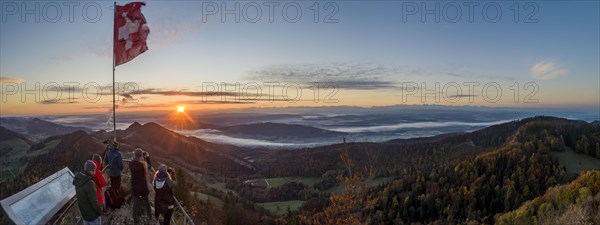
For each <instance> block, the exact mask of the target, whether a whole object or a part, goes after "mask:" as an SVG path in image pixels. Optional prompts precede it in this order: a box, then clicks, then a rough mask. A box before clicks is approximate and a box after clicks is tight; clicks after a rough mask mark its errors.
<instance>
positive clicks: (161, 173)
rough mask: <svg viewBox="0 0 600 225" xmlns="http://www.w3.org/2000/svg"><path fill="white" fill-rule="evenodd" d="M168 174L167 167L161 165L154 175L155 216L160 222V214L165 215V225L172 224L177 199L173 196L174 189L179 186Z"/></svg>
mask: <svg viewBox="0 0 600 225" xmlns="http://www.w3.org/2000/svg"><path fill="white" fill-rule="evenodd" d="M171 177H172V176H171V175H170V174H169V173H168V172H167V166H165V165H160V166H159V167H158V171H156V173H155V174H154V181H153V182H152V186H153V187H154V216H155V218H156V220H158V218H159V216H160V214H163V223H162V224H163V225H169V224H170V223H171V216H173V208H175V197H174V196H173V191H172V190H173V187H174V186H175V185H176V184H177V182H176V181H175V179H173V178H174V176H173V178H171Z"/></svg>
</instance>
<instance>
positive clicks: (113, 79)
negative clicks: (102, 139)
mask: <svg viewBox="0 0 600 225" xmlns="http://www.w3.org/2000/svg"><path fill="white" fill-rule="evenodd" d="M116 21H117V2H114V5H113V38H112V39H113V51H112V53H113V54H112V56H113V60H112V86H113V87H112V92H113V93H112V94H113V101H112V102H113V110H112V112H113V135H114V140H113V141H115V142H116V141H117V106H116V97H115V27H114V26H115V23H116Z"/></svg>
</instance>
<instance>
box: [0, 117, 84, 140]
mask: <svg viewBox="0 0 600 225" xmlns="http://www.w3.org/2000/svg"><path fill="white" fill-rule="evenodd" d="M0 125H2V126H3V127H5V128H7V129H9V130H12V131H15V132H17V133H19V134H21V135H24V136H27V137H28V138H29V139H30V140H32V141H34V142H38V141H41V140H43V139H44V138H47V137H50V136H56V135H62V134H67V133H71V132H74V131H78V130H83V131H85V132H90V131H91V129H88V128H85V127H70V126H64V125H60V124H56V123H53V122H49V121H46V120H42V119H39V118H27V117H0Z"/></svg>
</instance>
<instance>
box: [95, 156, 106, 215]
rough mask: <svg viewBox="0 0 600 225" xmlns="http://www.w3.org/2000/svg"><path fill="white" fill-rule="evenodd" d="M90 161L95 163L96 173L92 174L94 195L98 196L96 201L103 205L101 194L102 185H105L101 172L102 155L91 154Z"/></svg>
mask: <svg viewBox="0 0 600 225" xmlns="http://www.w3.org/2000/svg"><path fill="white" fill-rule="evenodd" d="M92 162H94V164H96V174H94V179H93V180H94V184H95V185H96V196H98V203H100V205H101V206H102V207H104V195H103V194H102V187H104V186H106V179H105V178H104V175H103V174H102V157H101V156H100V155H98V154H94V156H92Z"/></svg>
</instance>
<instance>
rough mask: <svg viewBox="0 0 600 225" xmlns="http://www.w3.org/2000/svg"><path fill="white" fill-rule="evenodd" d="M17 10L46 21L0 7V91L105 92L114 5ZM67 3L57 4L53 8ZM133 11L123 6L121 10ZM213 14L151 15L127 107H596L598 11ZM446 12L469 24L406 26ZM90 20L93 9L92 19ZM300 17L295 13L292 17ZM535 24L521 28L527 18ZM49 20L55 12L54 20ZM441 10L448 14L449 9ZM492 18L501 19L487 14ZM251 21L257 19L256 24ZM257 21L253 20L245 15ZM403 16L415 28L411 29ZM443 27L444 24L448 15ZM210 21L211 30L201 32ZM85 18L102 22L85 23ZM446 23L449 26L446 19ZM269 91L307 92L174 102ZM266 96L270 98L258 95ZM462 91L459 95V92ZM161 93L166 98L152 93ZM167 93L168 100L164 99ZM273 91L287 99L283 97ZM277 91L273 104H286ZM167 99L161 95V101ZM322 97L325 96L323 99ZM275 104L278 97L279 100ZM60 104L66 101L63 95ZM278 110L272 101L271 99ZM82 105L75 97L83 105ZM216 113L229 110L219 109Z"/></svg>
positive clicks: (123, 74)
mask: <svg viewBox="0 0 600 225" xmlns="http://www.w3.org/2000/svg"><path fill="white" fill-rule="evenodd" d="M12 3H16V5H18V6H19V10H22V6H23V4H25V5H26V7H31V8H33V7H35V5H34V4H35V3H39V4H40V8H44V7H45V6H46V5H47V4H48V2H41V1H40V2H26V3H23V2H8V3H6V2H2V4H3V5H2V9H1V10H2V11H1V12H2V18H1V19H2V21H1V22H2V23H1V27H0V37H1V39H0V46H1V49H2V51H1V52H0V57H1V58H0V59H1V60H0V76H2V79H3V80H2V81H3V82H5V83H6V82H13V81H18V82H21V81H25V82H26V84H27V85H32V86H33V83H35V82H40V83H41V84H42V86H43V85H44V84H46V83H48V82H57V83H59V84H62V83H63V82H80V83H87V82H96V83H98V84H101V85H105V84H109V83H110V82H111V74H112V73H111V69H112V68H111V65H112V62H111V60H112V59H111V55H110V54H111V48H112V45H111V37H112V11H111V10H110V7H111V5H112V3H111V2H93V3H94V4H97V5H99V6H100V9H101V11H102V15H101V17H99V20H98V21H97V22H95V23H90V22H87V21H85V20H84V18H83V17H82V11H81V8H82V7H83V5H84V4H85V3H82V4H81V5H80V6H78V7H75V10H74V12H75V13H74V14H73V15H74V22H73V23H71V22H69V20H68V17H67V15H66V14H67V11H66V10H67V8H66V7H62V16H61V17H60V20H59V21H57V22H56V23H49V22H47V21H45V20H44V18H47V17H52V16H53V14H51V15H50V16H47V17H44V15H42V14H40V16H41V19H40V22H39V23H38V22H35V21H34V19H35V18H34V15H25V19H26V21H25V22H24V23H23V22H21V21H20V20H21V18H20V17H21V16H22V15H21V14H22V11H19V12H16V13H15V14H14V15H13V14H10V13H8V11H7V10H10V9H9V8H7V7H10V6H8V5H9V4H11V5H12ZM56 3H58V4H62V2H56ZM124 3H125V2H119V4H124ZM213 3H214V2H187V1H175V2H169V1H157V2H153V1H149V2H147V6H145V7H144V8H143V12H144V14H145V15H146V18H147V20H148V26H149V27H150V30H151V31H150V36H149V40H148V46H149V48H150V50H149V51H148V52H146V53H144V54H142V55H141V56H138V57H137V58H136V59H134V60H133V61H131V62H129V63H127V64H125V65H122V66H119V67H117V70H116V71H117V73H116V74H117V81H118V82H135V83H137V84H138V87H139V89H140V90H142V91H139V94H138V95H137V96H136V97H137V98H136V99H138V103H136V104H126V105H124V107H125V108H128V107H131V108H132V110H133V109H140V108H143V107H147V108H148V109H155V108H161V107H172V106H174V105H177V104H181V102H184V101H186V102H188V104H189V106H188V107H189V108H197V109H200V108H214V107H217V108H218V107H223V108H227V107H247V106H260V107H263V106H264V107H271V106H277V107H285V106H299V105H313V106H314V105H325V106H331V105H332V104H338V105H359V106H375V105H393V104H422V103H426V104H459V105H486V106H511V107H590V108H598V107H599V106H600V99H599V98H600V97H599V95H600V90H599V86H600V68H599V66H600V63H599V61H600V58H599V52H600V46H599V40H600V34H599V32H600V28H599V27H600V23H599V21H600V18H599V13H598V11H599V10H600V6H599V3H598V1H536V2H533V3H534V5H533V6H529V8H525V4H526V2H515V1H498V2H491V3H494V4H495V3H498V5H499V6H500V8H501V10H502V16H501V17H500V18H499V21H498V22H496V23H491V22H488V21H486V20H485V18H484V17H483V15H482V13H483V9H482V8H483V7H484V5H486V4H487V3H490V2H480V3H479V5H478V6H476V7H475V10H474V14H473V15H474V21H473V22H472V23H471V22H469V21H468V15H467V7H466V6H465V5H464V2H452V1H450V2H446V1H439V2H436V1H426V2H420V1H414V2H413V1H344V2H342V1H333V2H332V4H331V5H330V7H329V8H324V6H325V4H327V2H324V1H321V2H317V3H318V4H319V6H320V10H319V12H320V14H319V22H318V23H315V22H314V21H313V20H314V10H311V9H310V8H309V7H310V6H311V5H313V4H315V1H299V2H281V3H280V4H279V6H277V7H275V10H274V12H275V14H274V15H275V16H274V17H273V21H274V22H273V23H270V22H269V21H268V15H267V12H266V11H267V7H266V6H265V5H264V4H265V2H255V3H256V4H258V5H259V6H261V10H262V17H261V20H260V21H258V22H256V23H249V22H246V21H245V20H244V15H243V13H244V12H242V11H243V8H244V7H248V9H249V11H248V12H250V13H252V12H254V11H253V8H252V6H249V5H248V4H253V2H248V1H242V2H224V3H222V2H216V3H214V4H216V6H217V7H218V9H219V10H222V9H223V6H225V7H230V8H233V7H235V4H236V3H239V4H240V14H239V16H240V22H239V23H236V22H235V21H234V16H233V15H226V19H227V21H225V22H223V21H221V18H220V14H219V13H220V12H218V13H217V14H216V15H206V13H205V12H204V11H203V8H202V6H203V4H204V6H205V7H206V6H207V4H213ZM287 3H298V5H299V6H300V7H301V8H302V16H301V17H300V19H299V21H298V22H296V23H290V22H288V21H286V20H285V19H284V18H283V16H282V13H283V12H282V7H283V6H284V5H285V4H287ZM436 3H438V4H440V9H444V8H446V7H447V9H448V10H449V12H450V16H448V17H452V15H454V14H452V12H454V11H453V10H455V9H454V8H452V5H448V4H455V3H456V5H458V6H460V7H461V12H462V17H461V20H460V21H458V22H457V23H451V22H448V21H446V20H444V16H441V19H440V22H439V23H436V22H435V21H434V16H433V15H427V16H426V19H427V21H425V22H422V21H421V15H420V14H419V13H417V14H415V15H405V12H404V10H405V9H406V8H403V6H404V7H407V5H416V6H418V8H419V10H422V7H423V6H425V7H430V8H433V7H435V4H436ZM515 3H517V4H519V6H520V10H519V12H520V14H519V18H518V19H519V21H518V22H516V23H515V21H514V11H513V10H511V8H510V7H511V6H512V5H513V4H515ZM93 9H94V8H91V9H90V8H88V11H93ZM293 9H294V8H291V9H290V8H288V12H292V13H291V14H289V15H290V16H291V17H293ZM334 9H337V12H336V13H335V15H334V16H333V17H332V18H334V19H337V20H338V22H337V23H324V22H323V19H324V17H325V15H327V14H329V13H330V12H332V10H334ZM534 10H537V11H536V12H535V14H533V16H532V17H531V18H532V19H537V22H536V23H524V22H523V20H524V19H525V17H526V15H527V14H529V13H530V12H532V11H534ZM50 11H52V10H50ZM441 11H443V10H441ZM487 12H488V13H490V14H486V15H488V16H489V17H492V18H493V17H494V13H493V12H494V8H493V7H491V8H488V11H487ZM251 15H253V14H251ZM251 15H250V16H251ZM403 15H405V16H406V19H407V21H406V22H403ZM440 15H441V14H440ZM203 16H206V18H207V21H203ZM88 17H92V18H93V17H95V14H93V13H92V14H90V15H88ZM448 17H446V18H448ZM265 81H276V82H280V83H287V82H291V83H298V84H299V85H301V86H302V87H305V89H304V91H303V96H302V100H300V101H298V102H294V103H289V102H286V101H275V102H269V101H258V102H254V103H251V104H230V103H228V102H224V103H222V104H210V105H209V104H205V102H204V103H199V104H190V103H191V102H192V101H195V100H199V99H198V96H197V95H192V94H182V95H176V94H172V93H173V92H179V93H182V92H183V93H187V92H202V86H203V82H216V83H221V82H226V83H235V82H239V83H241V84H242V85H243V84H245V83H248V82H257V83H259V84H261V85H262V84H263V83H264V82H265ZM312 82H331V83H334V84H337V85H338V87H339V90H338V92H336V94H335V97H336V99H337V100H338V101H337V102H335V103H324V102H319V103H315V102H314V101H311V97H312V95H313V94H312V92H310V91H307V89H306V86H308V85H309V84H310V83H312ZM403 82H411V83H416V84H421V83H425V84H426V85H427V88H433V87H434V85H435V83H436V82H438V83H440V84H441V86H444V84H448V83H450V82H456V83H458V84H462V83H464V82H480V83H481V84H482V85H483V84H485V83H489V82H496V83H498V84H499V86H500V87H501V88H502V91H503V94H502V99H501V100H500V101H498V102H493V103H490V102H486V101H485V99H482V98H481V96H483V95H484V94H483V93H481V92H482V90H481V86H479V88H476V89H475V92H474V95H475V101H474V102H469V101H467V100H466V98H464V99H461V101H458V102H457V103H449V102H444V101H441V102H435V101H433V98H432V99H431V100H430V99H426V101H425V102H423V101H421V98H420V96H419V95H411V96H408V101H407V102H403V101H401V96H402V95H403V94H404V93H403V92H402V90H403V89H402V87H403V84H404V83H403ZM515 82H518V83H519V87H520V89H521V91H520V93H519V99H520V101H519V102H518V103H515V102H514V100H513V94H514V93H513V92H514V91H511V85H513V84H514V83H515ZM528 82H535V84H536V85H537V87H538V89H539V90H538V91H537V92H536V93H535V95H534V98H535V99H537V100H538V103H536V104H532V103H523V102H522V99H523V98H524V97H525V95H526V94H527V93H529V92H530V91H531V90H533V89H530V90H523V86H524V84H526V83H528ZM267 88H268V87H264V86H263V87H262V93H265V92H267ZM464 88H465V87H464V86H463V92H462V94H463V95H466V93H465V89H464ZM157 92H160V93H157ZM165 92H168V93H171V94H170V95H165V94H164V93H165ZM278 92H279V90H278ZM278 92H277V93H278ZM161 93H162V94H161ZM326 93H327V91H326ZM277 95H279V94H277ZM63 97H64V96H63ZM275 97H278V96H275ZM7 98H8V100H9V101H8V102H3V104H4V105H8V106H11V107H10V108H11V109H6V108H7V107H2V112H3V113H11V114H19V113H24V114H27V113H31V111H32V110H35V109H43V110H47V111H48V112H57V113H58V112H63V111H65V110H68V111H83V112H87V111H94V110H104V109H102V108H103V107H108V106H110V100H111V99H110V98H109V97H105V98H102V99H101V100H100V101H99V102H95V103H89V102H85V101H82V99H81V98H79V100H76V103H73V104H61V103H60V101H59V102H56V104H39V103H33V102H31V101H27V102H25V103H23V102H21V101H20V96H19V95H18V94H11V95H10V96H8V97H7ZM76 98H77V97H76ZM217 100H222V99H217Z"/></svg>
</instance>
